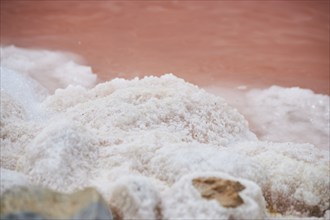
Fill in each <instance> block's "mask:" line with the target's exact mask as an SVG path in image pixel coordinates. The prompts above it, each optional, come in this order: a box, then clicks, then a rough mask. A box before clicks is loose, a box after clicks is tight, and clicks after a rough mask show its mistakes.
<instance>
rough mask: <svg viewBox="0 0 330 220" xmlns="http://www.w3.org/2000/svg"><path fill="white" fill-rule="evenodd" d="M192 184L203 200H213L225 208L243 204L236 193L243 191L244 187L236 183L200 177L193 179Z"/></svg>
mask: <svg viewBox="0 0 330 220" xmlns="http://www.w3.org/2000/svg"><path fill="white" fill-rule="evenodd" d="M192 183H193V185H194V187H195V188H196V189H197V190H198V191H199V192H200V193H201V195H202V197H203V198H206V199H215V200H217V202H219V203H220V205H222V206H224V207H226V208H236V207H238V206H240V205H242V204H243V203H244V201H243V199H242V198H241V197H240V196H239V194H238V193H239V192H240V191H242V190H243V189H245V186H244V185H242V184H241V183H240V182H238V181H231V180H225V179H220V178H215V177H209V178H202V177H201V178H196V179H193V181H192Z"/></svg>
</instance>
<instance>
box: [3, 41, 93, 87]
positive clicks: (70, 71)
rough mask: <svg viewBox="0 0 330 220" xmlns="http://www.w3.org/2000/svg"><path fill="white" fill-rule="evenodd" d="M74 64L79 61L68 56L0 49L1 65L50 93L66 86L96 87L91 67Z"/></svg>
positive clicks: (8, 48) (13, 47) (40, 51)
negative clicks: (34, 81) (36, 82)
mask: <svg viewBox="0 0 330 220" xmlns="http://www.w3.org/2000/svg"><path fill="white" fill-rule="evenodd" d="M77 62H81V59H80V58H79V57H78V56H77V55H74V54H71V53H63V52H53V51H48V50H29V49H23V48H17V47H15V46H6V47H1V66H5V67H7V68H9V69H11V70H14V71H17V72H20V73H21V74H24V75H27V76H29V77H31V78H32V79H35V80H37V81H38V82H39V83H40V84H41V85H43V86H44V87H45V88H47V89H48V91H49V92H53V91H54V90H56V89H58V88H65V87H67V86H68V85H82V86H84V87H92V86H94V85H95V82H96V75H95V74H93V73H92V71H91V68H90V67H89V66H83V65H80V64H77Z"/></svg>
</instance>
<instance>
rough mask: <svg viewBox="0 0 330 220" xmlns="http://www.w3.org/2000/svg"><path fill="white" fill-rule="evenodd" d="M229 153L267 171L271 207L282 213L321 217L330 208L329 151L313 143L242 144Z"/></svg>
mask: <svg viewBox="0 0 330 220" xmlns="http://www.w3.org/2000/svg"><path fill="white" fill-rule="evenodd" d="M230 151H234V152H236V153H239V154H242V155H244V156H248V157H249V158H250V159H251V160H252V161H254V162H256V163H258V164H260V166H261V167H262V168H263V169H264V170H266V171H267V176H268V178H269V183H268V184H266V185H261V186H262V187H263V192H264V195H265V198H266V200H267V202H268V205H269V206H270V207H271V209H273V210H276V211H277V212H280V213H282V214H295V215H298V216H301V217H302V216H322V215H323V213H325V211H326V210H329V208H330V197H329V195H330V178H329V177H330V176H329V172H330V169H329V168H330V163H329V152H328V151H321V150H317V149H315V147H314V146H313V145H310V144H296V143H271V142H240V143H235V144H233V145H232V146H230Z"/></svg>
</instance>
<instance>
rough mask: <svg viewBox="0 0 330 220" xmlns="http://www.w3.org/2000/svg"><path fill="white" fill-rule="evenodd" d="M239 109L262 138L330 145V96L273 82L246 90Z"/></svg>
mask: <svg viewBox="0 0 330 220" xmlns="http://www.w3.org/2000/svg"><path fill="white" fill-rule="evenodd" d="M240 110H241V112H242V113H243V114H244V115H245V116H246V117H247V118H248V119H249V121H251V122H252V124H253V127H254V130H255V131H256V132H257V134H258V137H259V138H260V139H261V140H267V141H284V142H296V143H311V144H314V145H315V146H317V147H320V148H323V149H329V140H330V101H329V96H326V95H321V94H315V93H314V92H313V91H311V90H308V89H301V88H283V87H279V86H272V87H270V88H268V89H264V90H257V89H254V90H251V91H250V92H248V93H247V96H246V103H245V105H244V107H242V108H241V109H240Z"/></svg>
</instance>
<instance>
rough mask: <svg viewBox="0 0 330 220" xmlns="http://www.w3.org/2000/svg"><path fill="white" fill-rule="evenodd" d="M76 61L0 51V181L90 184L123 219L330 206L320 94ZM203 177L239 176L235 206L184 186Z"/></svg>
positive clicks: (317, 211)
mask: <svg viewBox="0 0 330 220" xmlns="http://www.w3.org/2000/svg"><path fill="white" fill-rule="evenodd" d="M78 62H79V59H78V58H77V56H75V55H72V54H71V55H70V54H64V53H60V52H52V51H45V50H27V49H22V48H17V47H13V46H10V47H2V48H1V176H2V178H1V188H2V189H4V188H8V187H9V186H10V185H13V184H40V185H44V186H47V187H49V188H52V189H55V190H59V191H62V192H72V191H75V190H78V189H80V188H83V187H86V186H93V187H96V188H97V189H98V190H99V191H100V192H101V193H102V195H103V196H104V198H105V199H106V201H108V202H109V204H110V205H111V206H112V207H116V208H117V209H118V210H120V212H121V213H122V215H123V217H124V218H142V219H146V218H152V219H155V218H162V219H168V218H178V217H181V218H197V219H205V218H212V219H214V218H221V219H251V218H253V219H256V218H259V219H260V218H273V217H274V216H275V217H277V218H280V217H283V216H284V217H288V216H291V217H292V216H297V217H301V218H306V217H313V216H314V217H319V218H323V217H324V218H325V217H326V215H329V206H330V200H329V194H330V191H329V190H330V188H329V186H330V182H329V181H330V180H329V171H330V167H329V161H330V159H329V96H327V95H320V94H315V93H314V92H313V91H311V90H307V89H301V88H283V87H278V86H273V87H270V88H268V89H263V90H260V89H258V90H255V89H252V90H247V91H246V90H242V87H240V88H238V89H235V88H234V89H232V90H231V91H228V90H227V89H223V90H221V88H220V89H219V88H217V90H216V93H217V95H213V94H211V93H209V92H206V91H205V90H204V89H202V88H199V87H197V86H195V85H193V84H190V83H188V82H186V81H184V80H183V79H180V78H178V77H176V76H174V75H172V74H165V75H163V76H161V77H153V76H149V77H144V78H142V79H139V78H134V79H132V80H126V79H120V78H115V79H113V80H111V81H107V82H102V83H99V84H97V83H96V75H94V74H93V73H92V71H91V68H89V67H87V66H83V65H80V64H79V63H78ZM55 88H58V89H56V90H55ZM206 89H207V90H208V91H211V92H212V91H213V93H214V92H215V90H214V88H213V90H212V88H211V87H209V88H206ZM54 90H55V91H54ZM222 94H223V95H222ZM221 96H224V97H225V99H226V100H225V99H223V98H222V97H221ZM233 106H235V107H236V108H237V109H238V110H237V109H236V108H235V107H233ZM249 124H250V125H251V126H249ZM12 171H15V172H16V173H14V172H12ZM15 175H17V176H16V177H15ZM204 177H217V178H222V179H227V180H233V181H239V182H240V183H241V184H242V185H243V186H244V190H243V191H242V192H241V193H240V196H241V198H242V199H243V201H244V202H243V205H241V206H239V207H237V208H227V207H224V206H221V205H219V204H218V203H217V202H216V201H215V200H206V199H204V198H202V197H201V195H200V194H199V193H198V191H197V189H196V188H194V186H193V184H192V183H193V181H194V180H195V179H196V178H204ZM16 182H17V183H16ZM327 210H328V211H327Z"/></svg>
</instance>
